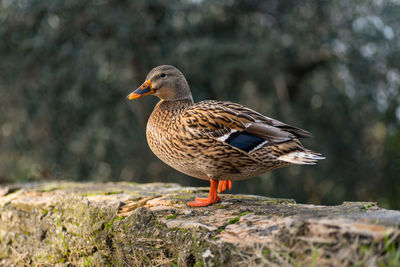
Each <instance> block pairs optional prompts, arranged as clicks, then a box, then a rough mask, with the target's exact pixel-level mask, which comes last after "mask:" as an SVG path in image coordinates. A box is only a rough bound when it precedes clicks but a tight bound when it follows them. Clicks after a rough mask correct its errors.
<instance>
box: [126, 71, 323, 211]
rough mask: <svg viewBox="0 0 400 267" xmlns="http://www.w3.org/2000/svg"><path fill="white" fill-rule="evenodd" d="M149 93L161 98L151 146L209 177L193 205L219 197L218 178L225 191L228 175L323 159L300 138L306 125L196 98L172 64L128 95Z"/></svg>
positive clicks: (150, 130)
mask: <svg viewBox="0 0 400 267" xmlns="http://www.w3.org/2000/svg"><path fill="white" fill-rule="evenodd" d="M148 94H153V95H156V96H158V97H159V98H160V99H161V100H160V102H158V104H157V105H156V107H155V108H154V110H153V113H152V114H151V116H150V118H149V121H148V123H147V130H146V135H147V141H148V144H149V146H150V148H151V150H152V151H153V152H154V154H155V155H156V156H157V157H158V158H160V159H161V160H162V161H163V162H165V163H166V164H168V165H170V166H171V167H173V168H175V169H177V170H178V171H181V172H183V173H185V174H187V175H189V176H193V177H196V178H200V179H204V180H210V181H211V188H210V197H209V198H208V199H197V200H196V201H194V202H191V203H189V205H191V206H206V205H210V204H212V203H214V202H216V201H219V200H220V198H219V197H218V196H217V194H216V188H217V185H216V182H217V181H222V182H220V186H219V188H220V190H221V188H222V189H223V190H225V188H226V187H227V186H230V183H228V182H227V181H230V180H242V179H249V178H251V177H253V176H256V175H259V174H261V173H264V172H267V171H269V170H273V169H276V168H281V167H285V166H288V165H291V164H314V163H315V162H316V161H317V160H319V159H323V157H321V155H320V154H318V153H315V152H313V151H311V150H307V149H305V148H304V147H303V146H302V144H301V143H300V141H299V140H298V138H304V137H311V134H310V133H309V132H307V131H305V130H302V129H300V128H296V127H293V126H290V125H287V124H284V123H282V122H280V121H277V120H274V119H271V118H268V117H266V116H264V115H262V114H260V113H258V112H255V111H253V110H251V109H249V108H246V107H244V106H242V105H239V104H235V103H231V102H224V101H212V100H208V101H202V102H199V103H194V102H193V98H192V94H191V92H190V88H189V85H188V83H187V81H186V79H185V77H184V76H183V74H182V73H181V72H180V71H179V70H178V69H176V68H175V67H173V66H169V65H163V66H158V67H156V68H154V69H153V70H151V71H150V72H149V74H148V75H147V78H146V81H145V83H144V84H143V85H142V86H141V87H139V88H138V89H136V90H135V91H134V92H133V93H131V94H130V95H129V96H128V98H129V99H137V98H140V97H142V96H144V95H148ZM224 181H226V182H224ZM223 190H222V191H223Z"/></svg>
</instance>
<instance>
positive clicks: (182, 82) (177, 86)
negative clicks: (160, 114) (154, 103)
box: [127, 65, 193, 101]
mask: <svg viewBox="0 0 400 267" xmlns="http://www.w3.org/2000/svg"><path fill="white" fill-rule="evenodd" d="M146 95H155V96H157V97H159V98H160V99H161V100H165V101H174V100H183V99H189V100H192V101H193V98H192V93H191V92H190V88H189V84H188V83H187V81H186V79H185V76H184V75H183V74H182V72H181V71H179V70H178V69H177V68H175V67H174V66H171V65H161V66H158V67H155V68H154V69H152V70H151V71H150V72H149V74H147V77H146V80H145V82H144V83H143V84H142V85H141V86H140V87H139V88H137V89H136V90H134V91H133V92H132V93H130V94H129V95H128V96H127V98H128V99H129V100H133V99H138V98H141V97H143V96H146Z"/></svg>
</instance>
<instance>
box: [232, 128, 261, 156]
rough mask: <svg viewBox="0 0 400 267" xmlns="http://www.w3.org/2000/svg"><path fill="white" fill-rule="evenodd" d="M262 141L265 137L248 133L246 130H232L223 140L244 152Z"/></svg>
mask: <svg viewBox="0 0 400 267" xmlns="http://www.w3.org/2000/svg"><path fill="white" fill-rule="evenodd" d="M264 141H265V139H263V138H261V137H258V136H254V135H252V134H249V133H248V132H234V133H233V134H231V135H230V136H229V137H228V138H227V139H226V140H225V142H227V143H228V144H230V145H231V146H234V147H236V148H239V149H240V150H243V151H246V152H249V151H251V150H252V149H254V148H255V147H257V146H258V145H259V144H261V143H262V142H264Z"/></svg>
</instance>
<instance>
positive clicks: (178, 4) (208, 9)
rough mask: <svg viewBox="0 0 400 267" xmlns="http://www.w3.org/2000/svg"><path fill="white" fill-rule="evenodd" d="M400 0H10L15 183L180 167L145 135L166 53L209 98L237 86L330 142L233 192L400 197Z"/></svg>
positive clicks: (1, 178)
mask: <svg viewBox="0 0 400 267" xmlns="http://www.w3.org/2000/svg"><path fill="white" fill-rule="evenodd" d="M399 17H400V1H398V0H391V1H390V0H375V1H372V0H371V1H367V0H365V1H361V0H359V1H357V0H353V1H348V0H335V1H334V0H332V1H328V0H326V1H317V0H314V1H311V0H310V1H299V0H288V1H280V0H266V1H255V0H253V1H239V0H229V1H215V0H203V1H202V0H182V1H178V0H171V1H163V0H151V1H145V0H135V1H124V0H88V1H82V0H69V1H64V0H0V183H13V182H26V181H44V180H53V179H68V180H77V181H89V180H94V181H121V180H124V181H135V182H154V181H161V182H178V183H180V184H182V185H193V186H208V183H207V182H206V181H201V180H197V179H194V178H190V177H187V176H184V175H183V174H180V173H178V172H177V171H175V170H173V169H171V168H170V167H168V166H166V165H165V164H163V163H162V162H161V161H160V160H158V159H157V158H156V157H155V156H154V155H153V154H152V153H151V151H150V149H149V148H148V146H147V142H146V139H145V126H146V122H147V119H148V116H149V114H150V112H151V111H152V109H153V107H154V105H155V103H156V102H157V99H156V98H155V97H146V98H144V99H141V100H140V101H133V102H129V101H127V100H126V98H125V96H126V95H127V94H128V93H130V92H131V90H132V89H134V88H136V87H137V86H139V85H140V84H141V83H142V82H143V81H144V79H145V77H146V74H147V72H148V71H149V70H150V69H151V68H153V67H154V66H157V65H160V64H171V65H175V66H177V67H178V68H179V69H181V70H182V72H183V73H184V74H185V75H186V77H187V79H188V81H189V84H190V85H191V88H192V91H193V95H194V98H195V100H196V101H200V100H205V99H218V100H230V101H234V102H239V103H241V104H243V105H246V106H248V107H251V108H253V109H255V110H257V111H259V112H261V113H263V114H265V115H267V116H270V117H273V118H276V119H278V120H281V121H283V122H286V123H288V124H291V125H294V126H298V127H301V128H304V129H306V130H309V131H311V132H312V133H313V134H314V138H313V139H308V140H304V144H305V146H306V147H308V148H310V149H313V150H315V151H318V152H321V153H322V154H323V155H324V156H326V157H327V159H326V160H324V161H321V162H319V163H318V165H315V166H292V167H289V168H285V169H280V170H276V171H272V172H269V173H266V174H264V175H262V176H260V177H257V178H254V179H251V180H248V181H242V182H235V183H234V185H233V186H234V188H233V192H234V193H238V192H240V193H247V194H259V195H267V196H271V197H285V198H294V199H296V201H298V202H303V203H314V204H318V203H323V204H338V203H341V202H342V201H344V200H362V201H378V203H379V205H381V206H383V207H390V208H397V209H399V208H400V179H399V178H400V177H399V176H400V175H399V173H400V125H399V121H400V95H399V86H400V49H399V48H400V39H399V34H400V20H399Z"/></svg>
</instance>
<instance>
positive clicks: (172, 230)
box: [168, 227, 180, 232]
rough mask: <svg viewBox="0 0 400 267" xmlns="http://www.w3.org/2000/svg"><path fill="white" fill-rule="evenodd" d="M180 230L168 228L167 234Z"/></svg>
mask: <svg viewBox="0 0 400 267" xmlns="http://www.w3.org/2000/svg"><path fill="white" fill-rule="evenodd" d="M179 230H180V228H178V227H174V228H168V232H174V231H179Z"/></svg>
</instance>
